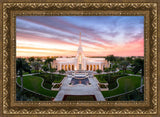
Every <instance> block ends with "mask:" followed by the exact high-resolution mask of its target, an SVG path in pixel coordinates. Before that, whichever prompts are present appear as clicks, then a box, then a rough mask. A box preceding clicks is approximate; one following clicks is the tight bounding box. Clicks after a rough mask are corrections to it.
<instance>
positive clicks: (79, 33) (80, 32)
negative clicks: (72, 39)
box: [79, 32, 81, 46]
mask: <svg viewBox="0 0 160 117" xmlns="http://www.w3.org/2000/svg"><path fill="white" fill-rule="evenodd" d="M79 46H81V32H80V33H79Z"/></svg>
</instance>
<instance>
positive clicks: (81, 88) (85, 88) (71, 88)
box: [54, 75, 105, 101]
mask: <svg viewBox="0 0 160 117" xmlns="http://www.w3.org/2000/svg"><path fill="white" fill-rule="evenodd" d="M71 79H72V78H71V76H70V75H68V76H67V77H65V79H64V80H63V82H62V84H63V85H62V87H61V90H60V91H59V92H58V94H57V96H56V97H55V99H54V100H55V101H62V100H63V97H64V95H95V97H96V99H97V101H105V99H104V97H103V95H102V93H101V91H100V90H99V88H98V85H97V84H98V81H97V79H96V78H89V82H90V83H91V85H83V84H77V85H69V83H70V82H71Z"/></svg>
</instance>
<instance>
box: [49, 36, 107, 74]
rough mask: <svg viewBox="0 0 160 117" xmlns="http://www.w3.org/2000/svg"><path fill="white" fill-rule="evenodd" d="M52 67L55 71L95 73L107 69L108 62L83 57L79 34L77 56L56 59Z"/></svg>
mask: <svg viewBox="0 0 160 117" xmlns="http://www.w3.org/2000/svg"><path fill="white" fill-rule="evenodd" d="M52 65H54V66H52V67H57V70H62V69H63V70H65V71H74V70H86V71H95V70H97V69H100V70H102V71H103V68H104V67H105V68H108V67H109V66H110V62H108V61H107V60H105V58H89V57H85V55H84V52H83V49H82V44H81V33H80V39H79V47H78V50H77V55H76V57H74V58H56V61H53V64H52Z"/></svg>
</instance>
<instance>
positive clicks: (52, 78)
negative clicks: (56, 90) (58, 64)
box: [34, 73, 65, 89]
mask: <svg viewBox="0 0 160 117" xmlns="http://www.w3.org/2000/svg"><path fill="white" fill-rule="evenodd" d="M34 76H38V77H41V78H43V79H44V83H43V86H44V87H45V88H47V89H51V88H52V83H53V82H54V83H60V82H61V81H62V80H63V78H64V77H65V75H60V74H49V73H41V74H36V75H34Z"/></svg>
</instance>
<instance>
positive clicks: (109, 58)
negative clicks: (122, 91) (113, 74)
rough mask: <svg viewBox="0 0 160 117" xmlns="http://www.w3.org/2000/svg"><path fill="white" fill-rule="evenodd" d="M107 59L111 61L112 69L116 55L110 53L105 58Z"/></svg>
mask: <svg viewBox="0 0 160 117" xmlns="http://www.w3.org/2000/svg"><path fill="white" fill-rule="evenodd" d="M105 59H106V60H107V61H110V63H111V64H110V67H111V70H112V67H113V64H114V63H115V62H116V57H115V56H114V55H109V56H107V57H106V58H105Z"/></svg>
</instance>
